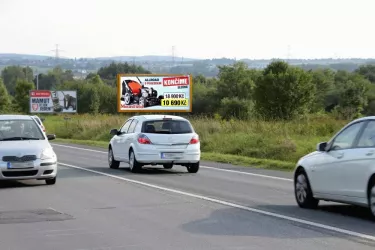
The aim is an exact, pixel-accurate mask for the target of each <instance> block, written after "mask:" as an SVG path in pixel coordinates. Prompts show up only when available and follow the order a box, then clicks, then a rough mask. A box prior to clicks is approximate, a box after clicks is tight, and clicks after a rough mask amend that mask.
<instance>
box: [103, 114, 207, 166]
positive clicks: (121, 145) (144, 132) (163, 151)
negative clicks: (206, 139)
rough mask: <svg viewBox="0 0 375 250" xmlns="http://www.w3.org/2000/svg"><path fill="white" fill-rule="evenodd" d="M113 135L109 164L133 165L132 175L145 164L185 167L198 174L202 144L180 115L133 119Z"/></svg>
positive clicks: (142, 116) (114, 130) (115, 130)
mask: <svg viewBox="0 0 375 250" xmlns="http://www.w3.org/2000/svg"><path fill="white" fill-rule="evenodd" d="M110 134H111V135H113V137H112V139H111V140H110V142H109V145H108V164H109V167H110V168H118V167H119V166H120V162H126V163H129V168H130V170H131V171H132V172H137V171H139V170H140V169H141V168H142V166H144V165H163V166H164V168H166V169H171V168H172V167H173V165H182V166H185V167H186V168H187V170H188V172H190V173H197V172H198V170H199V162H200V157H201V150H200V141H199V136H198V134H197V133H196V132H195V131H194V128H193V126H192V125H191V123H190V122H189V121H188V120H187V119H185V118H183V117H180V116H172V115H139V116H133V117H131V118H129V119H128V120H127V121H126V122H125V123H124V124H123V126H122V127H121V128H120V129H119V130H117V129H112V130H111V132H110Z"/></svg>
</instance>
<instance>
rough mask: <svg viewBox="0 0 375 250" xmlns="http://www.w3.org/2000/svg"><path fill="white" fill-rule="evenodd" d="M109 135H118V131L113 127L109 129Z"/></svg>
mask: <svg viewBox="0 0 375 250" xmlns="http://www.w3.org/2000/svg"><path fill="white" fill-rule="evenodd" d="M109 134H110V135H118V134H119V131H118V130H117V129H116V128H114V129H111V131H110V132H109Z"/></svg>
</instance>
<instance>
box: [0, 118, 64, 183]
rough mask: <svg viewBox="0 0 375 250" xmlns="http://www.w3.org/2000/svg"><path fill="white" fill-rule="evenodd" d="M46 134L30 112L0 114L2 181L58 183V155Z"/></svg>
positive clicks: (51, 136) (0, 177) (52, 137)
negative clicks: (25, 113)
mask: <svg viewBox="0 0 375 250" xmlns="http://www.w3.org/2000/svg"><path fill="white" fill-rule="evenodd" d="M55 138H56V136H55V135H46V134H45V133H44V132H43V131H42V129H41V127H40V126H39V125H38V124H37V122H36V121H35V120H34V119H33V118H32V117H31V116H29V115H0V180H29V179H37V180H45V182H46V184H47V185H53V184H55V183H56V175H57V157H56V154H55V152H54V151H53V148H52V146H51V144H50V143H49V140H53V139H55Z"/></svg>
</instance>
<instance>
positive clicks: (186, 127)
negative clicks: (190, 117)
mask: <svg viewBox="0 0 375 250" xmlns="http://www.w3.org/2000/svg"><path fill="white" fill-rule="evenodd" d="M142 132H143V133H149V134H190V133H193V128H192V126H191V124H190V123H189V122H188V121H183V120H154V121H146V122H144V123H143V126H142Z"/></svg>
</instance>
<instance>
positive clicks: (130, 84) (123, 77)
mask: <svg viewBox="0 0 375 250" xmlns="http://www.w3.org/2000/svg"><path fill="white" fill-rule="evenodd" d="M117 91H118V93H117V104H118V107H117V110H118V112H191V111H192V99H193V97H192V77H191V76H190V75H170V74H160V75H159V74H143V75H142V74H118V75H117Z"/></svg>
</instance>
